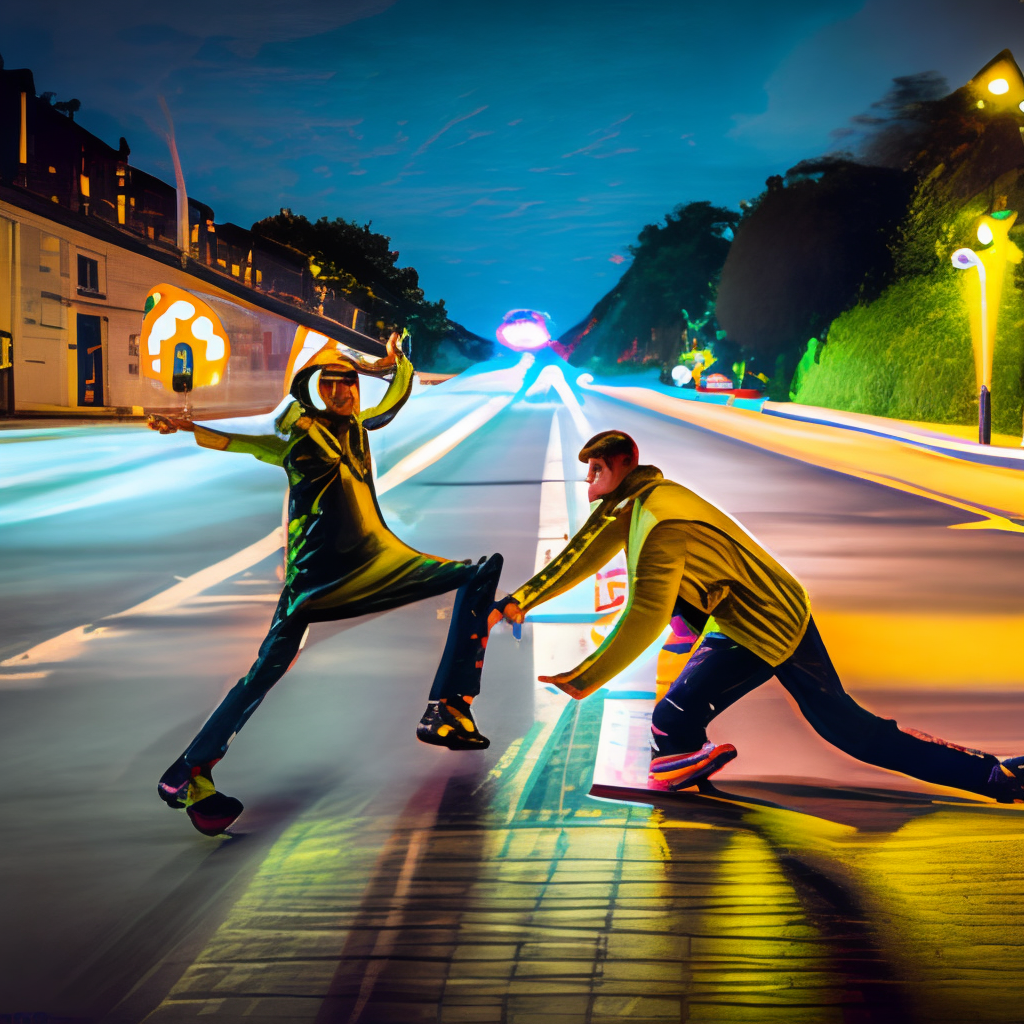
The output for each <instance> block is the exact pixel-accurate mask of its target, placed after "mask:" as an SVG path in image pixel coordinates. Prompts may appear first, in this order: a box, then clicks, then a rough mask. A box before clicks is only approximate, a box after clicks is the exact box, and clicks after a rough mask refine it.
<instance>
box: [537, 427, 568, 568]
mask: <svg viewBox="0 0 1024 1024" xmlns="http://www.w3.org/2000/svg"><path fill="white" fill-rule="evenodd" d="M564 476H565V467H564V465H563V462H562V435H561V431H560V430H559V428H558V416H557V415H556V416H552V417H551V432H550V434H548V448H547V453H546V454H545V456H544V472H543V473H542V474H541V480H542V483H541V485H540V525H539V526H538V529H537V557H536V558H535V559H534V564H533V571H534V573H538V572H540V571H541V569H543V568H544V566H545V565H547V564H548V562H550V561H551V559H552V558H554V557H555V555H557V554H558V552H559V551H561V550H562V548H564V547H565V545H566V542H567V541H568V539H569V510H568V509H567V507H566V502H565V485H564V482H563V478H564Z"/></svg>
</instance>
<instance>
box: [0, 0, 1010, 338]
mask: <svg viewBox="0 0 1024 1024" xmlns="http://www.w3.org/2000/svg"><path fill="white" fill-rule="evenodd" d="M4 23H5V25H4V32H3V35H2V37H0V38H2V42H0V52H2V54H3V57H4V60H5V63H6V66H7V67H8V68H15V67H29V68H31V69H32V70H33V71H34V72H35V80H36V89H37V91H38V92H40V93H41V92H44V91H47V90H50V91H53V92H56V93H57V98H58V99H67V98H69V97H72V96H74V97H77V98H79V99H80V100H81V102H82V110H81V112H80V114H79V115H78V120H79V121H80V122H81V123H82V124H83V125H84V126H85V127H86V128H88V129H89V130H90V131H93V132H95V133H96V134H97V135H99V136H100V137H101V138H103V139H105V140H106V141H107V142H110V143H111V144H113V145H114V146H116V145H117V139H118V136H120V135H125V136H126V137H127V138H128V141H129V144H130V145H131V148H132V158H131V161H132V163H133V164H135V165H136V166H138V167H141V168H143V169H144V170H147V171H150V172H151V173H155V174H158V175H160V176H161V177H164V178H165V179H166V180H168V181H173V174H172V172H171V168H170V160H169V158H168V154H167V147H166V143H165V141H164V138H163V135H162V132H163V130H164V122H163V115H162V113H161V110H160V106H159V101H158V97H159V96H161V95H163V96H164V97H166V100H167V103H168V105H169V107H170V110H171V112H172V114H173V116H174V119H175V128H176V133H177V138H178V146H179V150H180V152H181V158H182V164H183V168H184V172H185V178H186V182H187V184H188V189H189V192H190V194H192V195H194V196H195V197H196V198H197V199H199V200H202V201H203V202H206V203H209V204H210V205H211V206H213V208H214V210H215V211H216V216H217V219H218V221H234V222H235V223H238V224H242V225H244V226H249V225H250V224H251V223H252V222H253V221H255V220H258V219H259V218H261V217H264V216H268V215H270V214H274V213H276V212H277V211H278V209H279V208H280V207H290V208H292V209H293V210H294V211H295V212H296V213H302V214H305V215H306V216H307V217H309V218H310V219H316V218H317V217H320V216H328V217H336V216H341V217H345V218H347V219H350V220H354V221H356V222H359V223H365V222H366V221H372V224H373V229H374V230H376V231H380V232H383V233H384V234H387V235H390V236H391V239H392V248H394V249H397V250H399V251H400V253H401V256H400V260H399V263H400V264H402V265H412V266H414V267H416V268H417V270H418V271H419V272H420V280H421V285H422V286H423V288H424V290H425V292H426V296H427V298H429V299H432V300H436V299H439V298H443V299H444V300H445V301H446V303H447V306H448V310H449V314H450V315H451V317H452V318H453V319H455V320H457V321H459V322H460V323H462V324H464V325H465V326H466V327H468V328H470V329H471V330H473V331H476V332H477V333H479V334H483V335H486V336H488V337H493V336H494V329H495V327H496V326H497V323H498V321H499V320H500V318H501V316H502V314H503V313H504V312H505V311H506V310H508V309H511V308H514V307H523V306H526V307H532V308H534V309H540V310H544V311H546V312H548V313H549V314H550V315H551V317H552V319H553V332H554V333H558V332H560V331H563V330H565V329H567V328H569V327H571V326H572V325H573V324H574V323H576V322H577V321H579V320H580V319H582V318H583V317H584V316H585V315H586V313H587V312H588V311H589V309H590V308H591V306H592V305H593V304H594V302H595V301H596V300H597V299H599V298H600V297H601V295H603V294H604V293H605V292H606V291H607V290H608V289H609V288H610V287H611V286H612V285H613V284H614V283H615V281H616V280H617V278H618V277H619V275H621V273H622V271H623V269H624V268H625V267H626V266H627V265H628V255H629V254H628V248H627V247H628V246H629V245H630V244H631V243H632V242H634V241H635V239H636V236H637V234H638V232H639V231H640V229H641V228H642V227H643V226H644V225H645V224H647V223H652V222H655V221H658V220H659V219H660V218H662V217H663V216H664V215H665V214H666V213H667V212H668V211H669V210H671V209H672V208H673V207H674V206H676V205H677V204H679V203H685V202H689V201H692V200H699V199H708V200H711V201H712V202H714V203H717V204H720V205H724V206H729V207H732V208H736V206H737V204H738V202H739V201H740V200H741V199H745V198H752V197H753V196H755V195H757V193H758V192H760V191H761V189H762V188H763V186H764V180H765V178H766V177H767V176H768V175H770V174H777V173H780V172H784V171H785V170H786V169H787V168H788V167H791V166H792V165H793V164H794V163H796V162H797V161H798V160H800V159H803V158H805V157H809V156H815V155H818V154H821V153H823V152H827V151H830V150H834V149H836V148H837V146H838V145H839V142H838V141H837V136H835V135H834V132H835V131H836V130H837V129H842V128H843V127H844V126H845V125H847V124H848V123H849V120H850V118H851V117H853V116H855V115H857V114H860V113H863V112H864V111H866V110H867V109H868V108H869V107H870V105H871V104H872V103H873V102H875V101H876V100H878V99H880V98H881V96H882V95H883V94H884V93H885V92H886V90H887V88H888V87H889V85H890V83H891V80H892V79H893V78H894V77H895V76H898V75H908V74H914V73H917V72H923V71H938V72H939V73H940V74H942V75H944V76H945V77H946V78H947V80H948V81H949V83H950V85H951V87H957V86H959V85H961V84H963V82H964V81H966V80H967V79H968V78H970V77H971V76H972V75H973V74H974V73H975V72H976V71H977V70H978V69H979V68H980V67H981V66H982V65H983V64H985V63H986V62H987V61H988V60H989V59H990V58H991V57H993V56H994V55H995V54H996V53H997V52H998V51H999V50H1001V49H1003V48H1004V47H1009V48H1010V49H1011V50H1013V51H1014V52H1015V54H1016V56H1017V58H1018V60H1022V59H1024V4H1022V3H1021V2H1019V0H867V2H864V0H826V2H823V0H775V2H773V3H770V4H766V3H764V2H763V0H756V2H747V0H742V2H741V0H718V2H715V3H712V2H689V0H677V2H667V0H631V2H629V3H610V2H607V0H520V2H517V3H491V4H484V3H480V2H479V0H477V2H469V0H342V2H338V0H319V2H313V0H290V2H281V0H246V2H244V3H242V2H239V0H177V2H175V3H168V4H162V5H156V4H152V5H136V4H127V3H124V2H123V0H118V2H114V0H91V2H89V3H81V2H75V3H69V2H66V0H59V2H58V0H35V2H34V3H32V4H21V5H18V6H17V7H16V8H14V9H8V10H6V11H5V14H4ZM624 257H625V258H626V259H625V261H624V260H623V258H624Z"/></svg>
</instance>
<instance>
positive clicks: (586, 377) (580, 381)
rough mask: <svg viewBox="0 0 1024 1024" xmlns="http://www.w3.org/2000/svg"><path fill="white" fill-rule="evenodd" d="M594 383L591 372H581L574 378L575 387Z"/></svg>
mask: <svg viewBox="0 0 1024 1024" xmlns="http://www.w3.org/2000/svg"><path fill="white" fill-rule="evenodd" d="M593 383H594V375H593V374H592V373H581V374H580V375H579V376H578V377H577V378H576V387H578V388H587V387H590V385H591V384H593Z"/></svg>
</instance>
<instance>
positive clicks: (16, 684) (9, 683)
mask: <svg viewBox="0 0 1024 1024" xmlns="http://www.w3.org/2000/svg"><path fill="white" fill-rule="evenodd" d="M49 674H50V673H49V672H0V690H31V689H32V688H33V687H35V686H38V685H39V683H40V681H41V680H43V679H45V678H46V677H47V676H48V675H49Z"/></svg>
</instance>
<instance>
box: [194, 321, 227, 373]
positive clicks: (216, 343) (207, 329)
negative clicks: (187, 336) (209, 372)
mask: <svg viewBox="0 0 1024 1024" xmlns="http://www.w3.org/2000/svg"><path fill="white" fill-rule="evenodd" d="M192 337H194V338H196V339H198V340H199V341H205V342H206V358H207V360H208V361H209V362H211V363H213V362H216V361H217V360H218V359H223V358H224V339H223V338H221V337H220V336H219V335H217V334H214V333H213V323H212V321H211V320H210V318H209V317H208V316H197V317H196V318H195V320H193V321H192Z"/></svg>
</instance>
